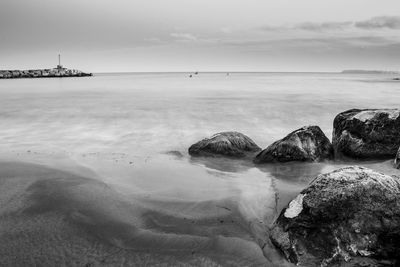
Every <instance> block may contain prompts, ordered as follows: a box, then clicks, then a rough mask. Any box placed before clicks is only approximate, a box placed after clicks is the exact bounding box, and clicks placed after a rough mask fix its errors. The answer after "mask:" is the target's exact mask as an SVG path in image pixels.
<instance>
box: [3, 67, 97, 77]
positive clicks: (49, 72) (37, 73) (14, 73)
mask: <svg viewBox="0 0 400 267" xmlns="http://www.w3.org/2000/svg"><path fill="white" fill-rule="evenodd" d="M92 75H93V74H92V73H85V72H82V71H80V70H74V69H67V68H53V69H34V70H0V79H16V78H55V77H57V78H61V77H87V76H92Z"/></svg>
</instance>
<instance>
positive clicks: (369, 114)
mask: <svg viewBox="0 0 400 267" xmlns="http://www.w3.org/2000/svg"><path fill="white" fill-rule="evenodd" d="M379 113H386V114H388V118H389V119H391V120H395V119H397V118H398V117H399V116H400V110H398V109H388V110H365V111H361V112H359V113H357V114H356V115H354V116H353V117H352V119H357V120H359V121H362V122H366V121H367V120H371V119H373V118H374V117H375V116H376V115H377V114H379Z"/></svg>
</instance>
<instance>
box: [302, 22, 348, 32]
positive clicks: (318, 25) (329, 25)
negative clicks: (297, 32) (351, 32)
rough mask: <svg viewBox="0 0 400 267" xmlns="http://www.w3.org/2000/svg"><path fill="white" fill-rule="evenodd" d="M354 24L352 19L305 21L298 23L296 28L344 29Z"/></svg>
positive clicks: (311, 29) (313, 29)
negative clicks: (319, 21)
mask: <svg viewBox="0 0 400 267" xmlns="http://www.w3.org/2000/svg"><path fill="white" fill-rule="evenodd" d="M352 24H353V23H352V22H351V21H345V22H324V23H314V22H305V23H301V24H297V25H296V26H295V27H294V28H297V29H302V30H307V31H325V30H344V29H346V28H348V27H350V26H352Z"/></svg>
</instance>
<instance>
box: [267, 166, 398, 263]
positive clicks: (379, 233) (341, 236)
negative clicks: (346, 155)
mask: <svg viewBox="0 0 400 267" xmlns="http://www.w3.org/2000/svg"><path fill="white" fill-rule="evenodd" d="M270 239H271V241H272V242H273V244H274V245H275V246H277V247H278V248H279V249H280V250H281V251H282V252H283V253H284V254H285V256H286V257H287V259H288V260H289V261H291V262H293V263H296V264H298V265H300V266H326V265H333V264H337V266H342V265H344V263H346V266H365V265H357V264H359V263H360V262H363V261H364V262H365V261H367V262H370V263H371V264H372V263H373V264H372V265H368V266H381V265H380V264H383V263H389V265H390V266H393V265H395V266H397V265H396V263H397V264H400V261H399V260H400V179H399V178H397V177H392V176H388V175H384V174H382V173H378V172H375V171H373V170H370V169H367V168H362V167H357V166H353V167H346V168H342V169H339V170H336V171H333V172H330V173H327V174H321V175H319V176H317V177H316V178H315V179H314V180H313V182H312V183H311V184H310V185H309V186H308V187H307V188H306V189H304V190H303V191H302V192H301V193H300V194H299V195H298V196H297V197H296V198H295V199H293V200H292V201H291V202H290V203H289V205H288V207H287V208H285V209H283V210H282V212H281V213H280V215H279V217H278V219H277V220H276V221H275V223H274V224H273V226H272V229H271V232H270ZM381 260H382V261H381Z"/></svg>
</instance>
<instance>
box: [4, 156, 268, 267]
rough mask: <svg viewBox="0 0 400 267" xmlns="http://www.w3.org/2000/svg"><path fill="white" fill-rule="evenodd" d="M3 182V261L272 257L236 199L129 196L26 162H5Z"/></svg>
mask: <svg viewBox="0 0 400 267" xmlns="http://www.w3.org/2000/svg"><path fill="white" fill-rule="evenodd" d="M87 173H90V172H87ZM0 184H1V185H0V207H1V208H0V218H1V220H0V236H1V240H2V242H1V244H0V251H1V254H2V257H1V259H0V265H2V266H3V265H5V266H7V265H13V266H22V265H35V264H36V265H40V266H54V265H59V266H60V265H74V266H97V265H106V266H107V265H108V266H118V265H133V264H134V265H154V264H161V265H175V266H179V265H182V266H183V265H185V266H188V265H193V266H197V265H208V266H213V265H220V264H222V265H231V266H249V265H265V264H268V262H269V261H268V259H266V258H265V255H263V251H262V249H261V248H260V246H259V244H258V242H259V241H258V240H257V239H256V237H255V236H254V229H252V228H254V227H255V226H254V225H252V223H251V222H249V221H247V220H246V219H245V218H243V215H242V213H241V212H240V211H239V210H238V209H239V207H238V205H237V203H235V202H234V201H232V200H226V199H224V198H222V199H220V200H218V201H216V200H209V201H192V202H190V201H175V202H168V201H166V200H163V201H159V200H154V199H152V198H148V199H146V198H143V197H134V196H132V195H130V196H127V195H126V194H121V193H120V192H118V190H115V189H114V188H113V186H110V185H108V184H107V183H104V182H102V181H99V180H98V179H96V178H93V177H85V176H81V175H77V174H74V173H71V172H66V171H62V170H59V169H55V168H49V167H46V166H44V165H39V164H31V163H23V162H1V163H0ZM261 224H262V222H260V225H261ZM263 227H264V225H263Z"/></svg>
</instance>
